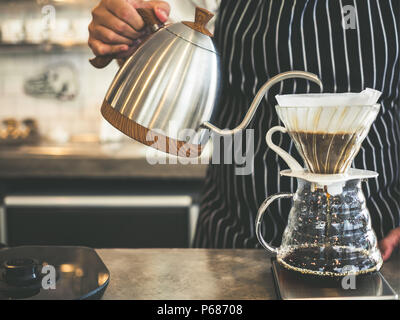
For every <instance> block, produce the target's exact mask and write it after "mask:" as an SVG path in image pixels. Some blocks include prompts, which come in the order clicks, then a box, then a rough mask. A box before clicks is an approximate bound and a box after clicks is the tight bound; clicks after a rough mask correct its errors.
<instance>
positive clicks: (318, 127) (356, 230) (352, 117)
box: [256, 89, 382, 278]
mask: <svg viewBox="0 0 400 320" xmlns="http://www.w3.org/2000/svg"><path fill="white" fill-rule="evenodd" d="M357 95H358V98H357ZM364 95H368V97H365V96H364ZM326 96H329V101H328V102H327V100H326ZM371 96H372V98H371ZM379 96H380V93H379V92H377V91H375V90H372V89H367V90H366V91H364V92H363V93H360V94H337V95H335V94H328V95H326V94H313V95H286V96H284V99H282V96H280V97H279V96H277V100H278V103H280V104H279V105H277V106H276V111H277V113H278V116H279V118H280V120H281V121H282V123H283V124H284V125H285V127H281V126H277V127H273V128H271V129H270V130H269V131H268V133H267V136H266V140H267V144H268V146H269V147H270V148H271V149H272V150H273V151H275V152H276V153H277V154H278V155H279V156H281V157H282V158H283V159H284V160H285V162H286V163H287V164H288V166H289V168H290V170H284V171H281V172H280V174H281V175H282V176H287V177H291V178H296V179H297V191H296V192H295V193H294V194H291V193H280V194H276V195H272V196H270V197H268V198H267V199H266V200H265V201H264V202H263V204H262V205H261V207H260V208H259V211H258V215H257V219H256V234H257V237H258V240H259V241H260V243H261V244H262V245H263V247H264V248H266V249H267V250H269V251H271V252H274V253H276V255H277V262H278V263H279V264H281V265H282V266H284V267H285V268H286V269H289V270H291V271H294V272H299V273H302V274H307V275H312V276H322V277H324V278H340V277H343V276H346V275H348V274H356V275H365V274H370V273H373V272H376V271H378V270H379V269H380V267H381V266H382V257H381V255H380V252H379V249H378V247H377V239H376V235H375V233H374V231H373V230H372V227H371V218H370V214H369V212H368V209H367V207H366V200H365V197H364V195H363V193H362V188H361V183H362V182H363V181H365V180H366V179H368V178H374V177H377V175H378V174H377V173H376V172H372V171H367V170H360V169H354V168H350V166H351V164H352V162H353V159H354V157H355V156H356V155H357V153H358V151H359V149H360V147H361V144H362V142H363V141H364V139H365V138H366V136H367V134H368V131H369V129H370V127H371V125H372V123H373V121H374V120H375V118H376V116H377V114H378V112H379V109H380V106H379V105H377V104H376V102H377V100H378V98H379ZM354 98H356V99H355V100H356V103H354V101H350V100H352V99H353V100H354ZM365 98H368V101H366V99H365ZM280 100H285V101H284V102H286V104H281V102H282V101H280ZM290 100H292V103H287V102H288V101H289V102H290ZM305 101H306V103H305ZM350 102H352V103H354V104H351V103H350ZM367 103H368V104H367ZM277 131H279V132H282V133H288V134H289V135H290V137H291V138H292V140H293V142H294V144H295V146H296V148H297V150H298V152H299V153H300V155H301V156H302V157H303V160H304V164H305V166H306V168H303V166H301V165H300V164H299V163H297V161H296V160H295V159H294V158H293V157H292V156H290V155H289V154H288V153H287V152H286V151H284V150H283V149H281V148H280V147H279V146H277V145H275V144H274V143H273V141H272V135H273V134H274V133H275V132H277ZM283 198H292V208H291V210H290V213H289V218H288V224H287V227H286V229H285V231H284V234H283V237H282V244H281V246H280V247H279V248H275V247H273V246H271V245H270V244H269V243H267V242H266V241H265V240H264V238H263V235H262V232H261V230H262V228H261V226H262V221H263V217H264V215H265V214H266V213H267V212H268V210H267V209H268V207H269V206H270V205H271V203H272V202H274V201H276V200H278V199H283Z"/></svg>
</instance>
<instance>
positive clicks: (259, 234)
mask: <svg viewBox="0 0 400 320" xmlns="http://www.w3.org/2000/svg"><path fill="white" fill-rule="evenodd" d="M292 197H293V194H292V193H277V194H274V195H273V196H270V197H268V198H267V199H265V201H264V202H263V204H262V205H261V206H260V208H259V209H258V213H257V219H256V235H257V239H258V241H259V242H260V243H261V245H262V246H263V247H264V248H265V249H267V250H268V251H270V252H272V253H278V248H276V247H273V246H271V245H269V244H268V243H267V242H266V241H265V240H264V238H263V236H262V232H261V231H262V230H261V229H262V228H261V227H262V222H263V218H264V214H265V213H266V212H267V209H268V207H269V206H270V205H271V203H272V202H274V201H275V200H278V199H283V198H292Z"/></svg>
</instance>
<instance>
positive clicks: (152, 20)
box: [89, 8, 162, 69]
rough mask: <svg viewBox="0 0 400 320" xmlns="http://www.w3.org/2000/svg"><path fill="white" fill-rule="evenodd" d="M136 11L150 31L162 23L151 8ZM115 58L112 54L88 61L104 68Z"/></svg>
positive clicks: (98, 67) (154, 30)
mask: <svg viewBox="0 0 400 320" xmlns="http://www.w3.org/2000/svg"><path fill="white" fill-rule="evenodd" d="M136 11H137V12H138V13H139V14H140V16H141V17H142V19H143V21H144V24H145V26H148V27H150V29H151V31H152V32H156V31H157V30H158V26H159V25H162V22H161V21H160V20H158V18H157V16H156V15H155V13H154V11H153V9H148V8H138V9H136ZM114 58H115V56H114V55H112V54H110V55H104V56H97V57H95V58H93V59H90V60H89V62H90V63H91V65H92V66H93V67H95V68H97V69H102V68H105V67H106V66H108V65H109V64H110V62H111V61H112V60H113V59H114Z"/></svg>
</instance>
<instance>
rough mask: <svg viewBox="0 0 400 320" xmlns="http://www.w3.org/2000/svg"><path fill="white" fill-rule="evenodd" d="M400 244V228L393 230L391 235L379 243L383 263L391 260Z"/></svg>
mask: <svg viewBox="0 0 400 320" xmlns="http://www.w3.org/2000/svg"><path fill="white" fill-rule="evenodd" d="M399 244H400V227H399V228H396V229H393V230H392V231H390V232H389V234H388V235H387V236H386V237H385V238H384V239H382V240H381V241H380V242H379V249H380V250H381V254H382V258H383V261H386V260H387V259H389V258H390V256H391V254H392V252H393V250H394V249H395V248H396V247H397V246H398V245H399Z"/></svg>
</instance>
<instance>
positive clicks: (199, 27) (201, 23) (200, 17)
mask: <svg viewBox="0 0 400 320" xmlns="http://www.w3.org/2000/svg"><path fill="white" fill-rule="evenodd" d="M212 17H214V14H213V13H211V12H210V11H208V10H206V9H203V8H200V7H196V18H195V22H190V21H183V22H182V23H183V24H185V25H186V26H188V27H189V28H192V29H193V30H196V31H198V32H201V33H203V34H205V35H206V36H209V37H212V36H213V34H212V33H211V32H210V31H209V30H208V29H207V28H206V25H207V23H208V22H209V21H210V20H211V19H212Z"/></svg>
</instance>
